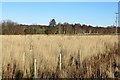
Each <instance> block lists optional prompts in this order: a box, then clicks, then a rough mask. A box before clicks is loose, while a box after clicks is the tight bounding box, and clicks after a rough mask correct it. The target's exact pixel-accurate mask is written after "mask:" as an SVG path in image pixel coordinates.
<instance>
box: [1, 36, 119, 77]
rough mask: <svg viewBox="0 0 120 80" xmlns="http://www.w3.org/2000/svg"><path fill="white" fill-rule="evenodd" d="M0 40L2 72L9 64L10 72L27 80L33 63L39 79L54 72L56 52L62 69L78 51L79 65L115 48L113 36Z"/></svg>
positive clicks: (40, 37)
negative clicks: (18, 74)
mask: <svg viewBox="0 0 120 80" xmlns="http://www.w3.org/2000/svg"><path fill="white" fill-rule="evenodd" d="M0 38H1V40H2V69H3V70H4V72H5V71H7V68H6V67H7V66H8V64H11V67H12V68H16V69H18V70H21V71H23V73H24V74H23V76H24V77H30V76H29V75H30V74H31V71H32V69H31V68H32V66H31V65H33V60H34V59H36V60H37V75H39V74H41V73H40V72H43V71H49V72H55V71H56V68H57V66H58V62H59V61H58V60H59V59H58V58H59V54H60V51H61V53H62V63H63V64H64V65H62V67H65V66H67V65H69V64H70V58H71V56H73V57H74V58H76V57H78V51H79V53H80V60H79V61H81V62H82V61H84V60H85V59H88V58H90V57H91V56H96V55H98V54H106V53H107V52H109V51H110V49H112V48H113V47H114V45H115V44H118V36H115V35H84V36H78V35H74V36H73V35H72V36H69V35H1V36H0ZM71 60H72V58H71ZM13 64H16V65H13ZM14 66H16V67H14Z"/></svg>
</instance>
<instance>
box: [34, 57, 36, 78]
mask: <svg viewBox="0 0 120 80" xmlns="http://www.w3.org/2000/svg"><path fill="white" fill-rule="evenodd" d="M36 63H37V61H36V59H35V60H34V78H37V64H36Z"/></svg>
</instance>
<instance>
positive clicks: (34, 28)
mask: <svg viewBox="0 0 120 80" xmlns="http://www.w3.org/2000/svg"><path fill="white" fill-rule="evenodd" d="M0 32H1V33H2V34H3V35H25V34H70V35H72V34H115V33H116V27H115V26H114V27H111V26H108V27H98V26H97V27H93V26H91V25H85V24H84V25H81V24H69V23H67V22H66V23H64V24H61V23H58V24H56V21H55V19H52V20H51V21H50V23H49V26H42V25H23V24H17V23H15V22H12V21H10V20H8V21H3V22H2V23H1V26H0ZM117 32H118V34H120V27H118V28H117Z"/></svg>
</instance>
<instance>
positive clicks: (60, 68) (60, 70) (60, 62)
mask: <svg viewBox="0 0 120 80" xmlns="http://www.w3.org/2000/svg"><path fill="white" fill-rule="evenodd" d="M61 65H62V61H61V53H60V71H61V68H62V67H61Z"/></svg>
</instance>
